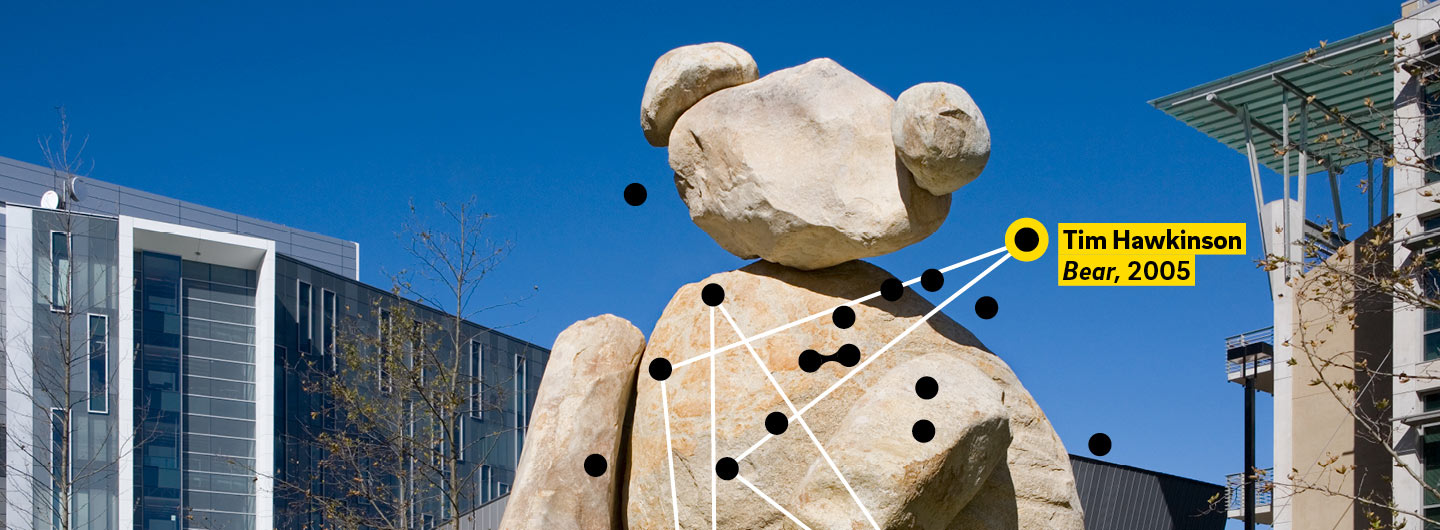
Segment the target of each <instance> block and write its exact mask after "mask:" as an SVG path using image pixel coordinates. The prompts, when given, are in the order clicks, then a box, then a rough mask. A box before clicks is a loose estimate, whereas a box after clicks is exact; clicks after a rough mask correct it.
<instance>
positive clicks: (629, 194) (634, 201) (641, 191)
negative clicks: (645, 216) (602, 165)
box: [625, 182, 649, 206]
mask: <svg viewBox="0 0 1440 530" xmlns="http://www.w3.org/2000/svg"><path fill="white" fill-rule="evenodd" d="M648 195H649V194H648V193H646V192H645V185H644V184H641V183H639V182H631V183H630V185H629V186H625V202H626V203H627V204H629V205H631V206H639V205H642V204H645V197H646V196H648Z"/></svg>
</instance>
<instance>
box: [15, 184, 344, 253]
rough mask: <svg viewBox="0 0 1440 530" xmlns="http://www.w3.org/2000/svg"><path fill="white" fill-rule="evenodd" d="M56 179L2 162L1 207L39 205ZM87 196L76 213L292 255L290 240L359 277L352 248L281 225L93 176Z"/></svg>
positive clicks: (341, 242) (340, 242) (336, 239)
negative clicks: (201, 232) (228, 238)
mask: <svg viewBox="0 0 1440 530" xmlns="http://www.w3.org/2000/svg"><path fill="white" fill-rule="evenodd" d="M54 180H55V178H54V176H52V175H51V172H50V170H49V169H48V168H46V167H43V166H38V165H35V164H31V163H28V162H22V161H19V160H14V159H9V158H4V157H0V202H9V203H15V204H22V205H30V206H34V205H38V204H39V203H40V196H41V195H42V194H44V193H45V192H46V191H49V190H51V189H54V188H55V182H54ZM84 180H85V184H86V186H87V192H88V193H87V195H88V196H87V197H86V199H85V201H83V204H77V205H76V206H75V210H76V211H80V212H84V213H92V214H99V215H110V216H116V215H129V216H134V217H140V218H144V219H151V220H156V221H163V222H168V223H175V224H179V225H183V226H194V227H198V228H206V229H210V230H218V231H224V232H232V233H239V234H244V235H250V236H255V237H259V238H263V239H269V240H271V241H274V242H275V243H276V245H275V249H276V251H277V252H282V253H286V254H294V252H292V249H293V248H294V247H292V240H295V239H297V238H302V239H303V243H296V244H297V245H299V244H304V245H307V246H310V247H313V248H314V249H315V250H318V251H320V252H322V253H323V254H324V256H321V255H320V254H307V255H308V256H309V257H310V258H316V259H318V261H315V265H316V266H320V267H324V268H325V269H327V270H330V271H332V272H335V273H337V274H344V275H345V276H346V277H348V278H352V279H353V278H358V275H357V274H356V270H357V268H358V265H357V263H356V252H355V251H354V248H355V243H354V242H351V241H346V240H343V239H338V238H334V237H331V236H327V235H324V234H317V233H314V232H309V231H305V230H299V229H295V228H291V227H288V226H285V225H281V224H276V223H272V222H269V221H264V220H261V219H255V218H252V217H246V216H243V215H237V214H234V213H231V212H226V211H224V210H218V209H215V208H211V207H209V206H204V205H201V204H195V203H191V202H186V201H181V200H178V199H172V198H170V197H165V196H163V195H157V194H154V193H150V192H146V191H142V190H137V189H133V188H127V187H125V186H120V185H117V184H113V183H109V182H105V181H102V180H98V179H95V178H93V177H84Z"/></svg>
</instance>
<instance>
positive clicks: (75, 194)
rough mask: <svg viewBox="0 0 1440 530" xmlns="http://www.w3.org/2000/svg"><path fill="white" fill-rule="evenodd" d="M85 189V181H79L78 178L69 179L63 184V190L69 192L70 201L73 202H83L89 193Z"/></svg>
mask: <svg viewBox="0 0 1440 530" xmlns="http://www.w3.org/2000/svg"><path fill="white" fill-rule="evenodd" d="M86 187H87V186H86V185H85V181H83V180H80V177H70V180H69V181H67V182H65V189H66V191H68V192H69V195H70V200H72V201H75V202H80V201H83V200H85V195H86V193H87V192H88V191H89V190H87V189H86Z"/></svg>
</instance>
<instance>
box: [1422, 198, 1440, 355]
mask: <svg viewBox="0 0 1440 530" xmlns="http://www.w3.org/2000/svg"><path fill="white" fill-rule="evenodd" d="M1425 225H1426V227H1427V229H1428V228H1429V225H1430V221H1426V222H1425ZM1420 281H1421V284H1422V285H1421V290H1422V292H1423V293H1424V296H1425V297H1426V298H1428V299H1431V300H1434V299H1436V297H1440V253H1435V252H1431V253H1430V254H1427V255H1426V256H1425V271H1424V273H1423V275H1422V277H1421V280H1420ZM1424 335H1425V337H1424V338H1425V346H1424V347H1425V354H1424V357H1423V359H1424V360H1426V361H1432V360H1435V359H1440V310H1437V309H1434V308H1429V307H1427V308H1425V328H1424Z"/></svg>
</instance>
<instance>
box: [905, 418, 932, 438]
mask: <svg viewBox="0 0 1440 530" xmlns="http://www.w3.org/2000/svg"><path fill="white" fill-rule="evenodd" d="M910 435H911V436H914V437H915V441H917V442H920V443H922V444H923V443H925V442H928V441H930V440H934V439H935V424H933V423H930V421H929V420H920V421H917V422H915V426H914V427H911V428H910Z"/></svg>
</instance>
